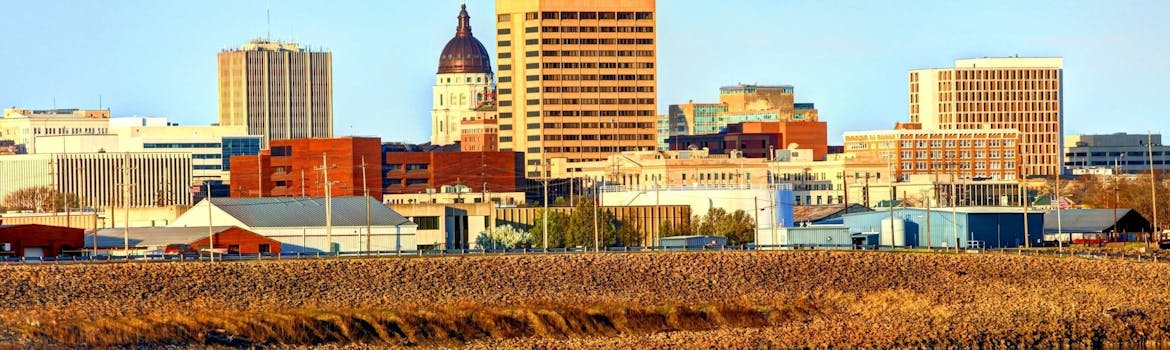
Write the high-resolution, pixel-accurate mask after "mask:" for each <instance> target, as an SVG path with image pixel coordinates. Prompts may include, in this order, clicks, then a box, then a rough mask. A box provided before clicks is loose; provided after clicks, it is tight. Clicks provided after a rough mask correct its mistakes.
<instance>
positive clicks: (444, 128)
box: [431, 5, 493, 145]
mask: <svg viewBox="0 0 1170 350" xmlns="http://www.w3.org/2000/svg"><path fill="white" fill-rule="evenodd" d="M492 82H493V75H492V60H491V56H489V55H488V52H487V49H486V48H484V46H483V44H482V43H480V42H479V40H478V39H476V38H475V36H474V35H472V34H471V16H469V15H468V14H467V5H462V6H461V9H460V11H459V25H458V27H456V28H455V37H454V38H451V41H448V42H447V46H446V47H444V48H443V53H442V54H440V55H439V71H438V73H437V74H436V77H435V85H434V88H433V94H434V102H433V107H432V109H431V144H434V145H450V144H454V143H455V142H457V141H459V139H460V135H461V133H460V124H461V123H462V122H463V121H465V120H473V119H475V118H476V112H475V109H476V108H477V107H479V106H480V104H481V103H483V102H485V101H487V99H488V98H489V97H490V96H491V92H492V91H491V89H492Z"/></svg>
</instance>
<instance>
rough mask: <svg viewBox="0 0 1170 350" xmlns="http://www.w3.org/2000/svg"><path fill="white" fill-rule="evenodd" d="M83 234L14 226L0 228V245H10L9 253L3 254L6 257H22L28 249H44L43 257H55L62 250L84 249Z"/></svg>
mask: <svg viewBox="0 0 1170 350" xmlns="http://www.w3.org/2000/svg"><path fill="white" fill-rule="evenodd" d="M84 232H85V231H84V230H82V229H78V228H68V227H58V226H45V225H14V226H10V227H0V243H10V244H12V251H11V252H3V254H4V255H8V256H24V248H28V247H39V248H44V250H45V256H57V255H58V253H60V252H61V250H63V249H65V250H81V249H84V248H85V241H84V239H85V233H84Z"/></svg>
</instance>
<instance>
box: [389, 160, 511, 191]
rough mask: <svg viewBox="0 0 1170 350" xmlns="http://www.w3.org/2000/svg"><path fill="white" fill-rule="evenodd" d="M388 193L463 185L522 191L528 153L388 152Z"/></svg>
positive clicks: (481, 188)
mask: <svg viewBox="0 0 1170 350" xmlns="http://www.w3.org/2000/svg"><path fill="white" fill-rule="evenodd" d="M383 167H384V171H385V175H386V179H385V193H387V194H407V193H423V192H426V191H427V189H428V188H434V189H440V188H441V187H443V186H458V185H463V186H467V187H470V188H471V189H472V191H474V192H480V191H483V190H484V189H485V187H486V190H487V191H488V192H521V191H522V187H523V182H524V154H522V153H519V152H433V151H432V152H396V151H388V152H386V153H385V163H384V164H383Z"/></svg>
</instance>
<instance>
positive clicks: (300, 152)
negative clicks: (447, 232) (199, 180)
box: [231, 137, 383, 198]
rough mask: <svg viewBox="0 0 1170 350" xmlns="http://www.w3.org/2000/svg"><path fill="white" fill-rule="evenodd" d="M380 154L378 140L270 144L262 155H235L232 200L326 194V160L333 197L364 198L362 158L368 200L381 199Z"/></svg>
mask: <svg viewBox="0 0 1170 350" xmlns="http://www.w3.org/2000/svg"><path fill="white" fill-rule="evenodd" d="M381 152H382V140H381V139H380V138H377V137H343V138H331V139H293V140H272V141H271V142H270V144H269V149H268V150H265V151H262V152H261V154H260V155H258V156H234V157H232V169H231V193H232V194H231V196H232V197H259V196H261V195H262V196H264V197H295V196H302V195H303V196H309V197H321V196H324V195H325V179H324V175H325V172H323V171H321V170H320V168H321V165H322V164H323V163H324V162H325V161H326V160H328V164H329V169H328V170H329V182H331V183H332V191H333V195H334V196H361V195H363V188H362V166H361V165H362V159H363V158H364V159H365V162H366V169H365V184H366V186H367V187H369V190H370V196H372V197H374V198H382V188H383V186H382V176H381V174H380V170H381V165H380V164H381V162H382V153H381ZM257 169H259V170H257Z"/></svg>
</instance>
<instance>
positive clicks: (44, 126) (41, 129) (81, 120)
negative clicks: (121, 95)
mask: <svg viewBox="0 0 1170 350" xmlns="http://www.w3.org/2000/svg"><path fill="white" fill-rule="evenodd" d="M109 127H110V110H108V109H99V110H84V109H49V110H33V109H23V108H5V109H4V115H3V118H0V141H12V144H11V145H10V147H11V148H12V151H13V152H7V153H16V154H30V153H37V150H36V147H35V143H36V140H37V138H40V137H45V136H59V135H101V134H106V133H108V131H109V130H108V129H109Z"/></svg>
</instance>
